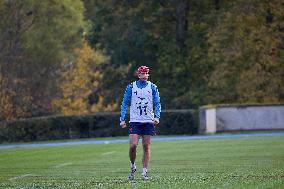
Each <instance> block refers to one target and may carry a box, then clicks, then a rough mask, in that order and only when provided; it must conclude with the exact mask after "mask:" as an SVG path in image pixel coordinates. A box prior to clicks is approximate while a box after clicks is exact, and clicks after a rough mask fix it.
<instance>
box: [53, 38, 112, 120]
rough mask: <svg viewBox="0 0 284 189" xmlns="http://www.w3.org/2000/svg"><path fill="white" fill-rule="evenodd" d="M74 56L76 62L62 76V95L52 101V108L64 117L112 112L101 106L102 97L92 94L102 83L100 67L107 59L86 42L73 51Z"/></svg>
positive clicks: (109, 108)
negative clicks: (56, 109)
mask: <svg viewBox="0 0 284 189" xmlns="http://www.w3.org/2000/svg"><path fill="white" fill-rule="evenodd" d="M75 54H76V57H77V58H76V61H75V62H74V63H71V64H70V65H68V66H67V67H66V68H65V72H64V73H63V74H62V79H61V82H60V89H61V92H62V95H60V97H59V98H57V99H54V100H53V105H54V107H56V108H58V109H59V112H61V113H63V114H64V115H74V114H86V113H91V112H97V111H106V110H113V109H114V108H113V107H112V106H111V105H109V106H107V107H105V106H103V105H102V99H103V98H102V96H99V95H96V93H94V91H97V89H98V86H99V83H100V82H102V80H101V79H102V74H101V65H102V64H104V63H105V62H106V61H107V60H108V59H107V57H106V56H104V55H103V53H102V52H101V51H99V50H96V51H94V50H93V49H91V47H90V46H89V45H88V44H87V42H85V43H84V45H83V47H82V48H80V49H79V48H78V49H75ZM90 95H93V96H90ZM94 95H96V96H94Z"/></svg>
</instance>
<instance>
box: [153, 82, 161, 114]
mask: <svg viewBox="0 0 284 189" xmlns="http://www.w3.org/2000/svg"><path fill="white" fill-rule="evenodd" d="M151 88H152V94H153V103H154V117H156V118H159V119H160V114H161V102H160V95H159V91H158V87H157V86H156V85H155V84H153V83H152V86H151Z"/></svg>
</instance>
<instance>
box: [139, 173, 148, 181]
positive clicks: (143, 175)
mask: <svg viewBox="0 0 284 189" xmlns="http://www.w3.org/2000/svg"><path fill="white" fill-rule="evenodd" d="M141 178H142V180H149V177H148V174H147V172H142V173H141Z"/></svg>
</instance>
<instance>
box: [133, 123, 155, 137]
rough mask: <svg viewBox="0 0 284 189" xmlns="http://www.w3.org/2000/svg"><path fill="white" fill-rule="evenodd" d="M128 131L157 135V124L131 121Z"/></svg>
mask: <svg viewBox="0 0 284 189" xmlns="http://www.w3.org/2000/svg"><path fill="white" fill-rule="evenodd" d="M128 131H129V134H137V135H152V136H153V135H156V131H155V126H154V124H153V123H139V122H130V124H129V129H128Z"/></svg>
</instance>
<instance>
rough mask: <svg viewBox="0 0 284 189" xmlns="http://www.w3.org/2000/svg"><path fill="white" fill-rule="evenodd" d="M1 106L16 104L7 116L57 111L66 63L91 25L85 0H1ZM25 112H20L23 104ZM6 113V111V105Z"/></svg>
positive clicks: (15, 116)
mask: <svg viewBox="0 0 284 189" xmlns="http://www.w3.org/2000/svg"><path fill="white" fill-rule="evenodd" d="M0 2H1V3H0V14H1V21H0V31H1V33H0V40H1V44H0V50H1V51H0V66H1V67H0V75H1V77H2V78H4V79H2V80H1V81H2V83H1V94H0V98H1V99H3V98H4V99H6V98H8V97H7V96H6V95H7V94H8V93H7V91H10V92H9V94H13V95H14V96H13V97H10V98H8V99H11V100H9V101H7V100H0V102H1V103H9V105H7V104H0V107H11V109H12V110H11V111H10V115H9V116H8V115H6V114H5V117H4V116H3V115H2V117H4V119H6V118H7V116H8V117H9V119H14V118H20V117H29V116H36V115H44V114H48V113H51V112H52V106H51V99H52V98H53V97H54V95H56V93H57V89H58V88H57V87H58V86H57V82H56V80H57V77H58V74H60V70H59V69H60V67H61V66H62V64H67V63H69V61H70V60H72V59H74V58H73V57H74V56H73V53H74V52H73V49H74V48H76V47H78V46H80V45H81V44H82V40H83V33H84V30H85V28H86V26H87V25H86V21H85V20H84V15H83V12H84V7H83V4H82V2H81V1H80V0H75V1H73V0H63V1H53V0H52V1H37V0H25V1H24V0H17V1H0ZM18 108H20V109H23V110H24V113H21V114H19V113H17V112H19V111H17V109H18ZM1 114H2V111H1Z"/></svg>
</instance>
